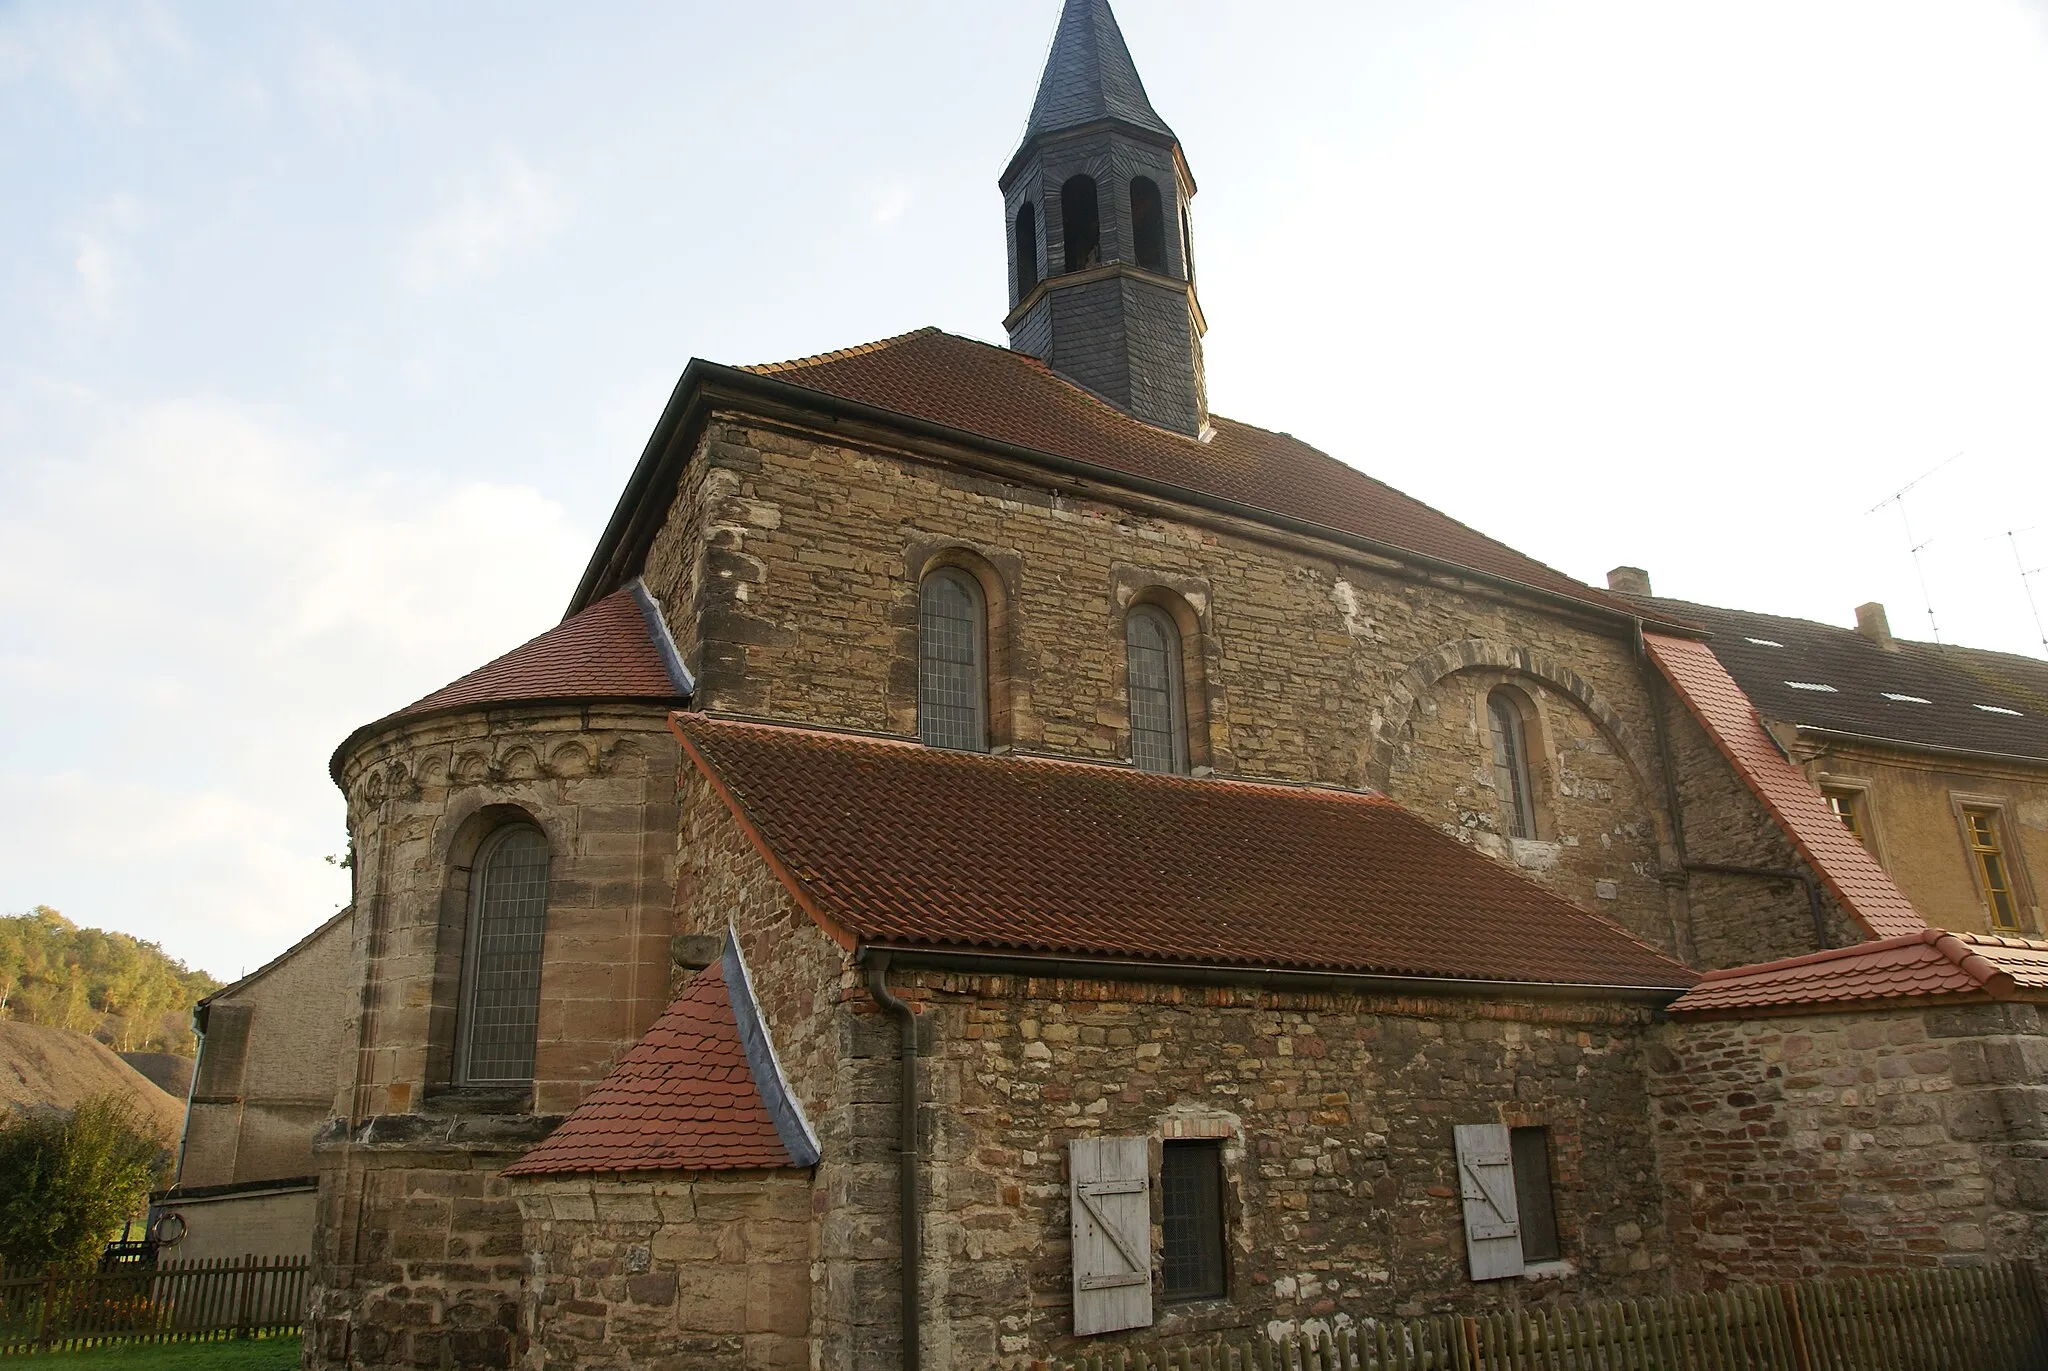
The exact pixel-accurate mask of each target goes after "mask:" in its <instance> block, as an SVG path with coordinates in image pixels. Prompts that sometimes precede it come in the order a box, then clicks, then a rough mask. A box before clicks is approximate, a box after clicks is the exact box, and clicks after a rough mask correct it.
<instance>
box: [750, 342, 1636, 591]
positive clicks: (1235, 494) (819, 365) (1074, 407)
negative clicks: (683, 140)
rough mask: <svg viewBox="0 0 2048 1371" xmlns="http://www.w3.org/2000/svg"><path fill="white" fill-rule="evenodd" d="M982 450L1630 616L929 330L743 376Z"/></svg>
mask: <svg viewBox="0 0 2048 1371" xmlns="http://www.w3.org/2000/svg"><path fill="white" fill-rule="evenodd" d="M743 369H744V370H747V371H752V372H756V373H760V374H763V375H771V376H774V377H775V378H776V379H778V380H782V381H787V382H789V383H791V384H793V385H798V386H802V387H805V388H806V389H809V390H816V391H822V392H824V393H825V394H828V395H836V396H838V397H840V398H841V399H845V400H852V401H855V402H858V403H861V404H867V405H873V406H875V407H876V408H879V409H886V410H891V411H894V412H895V413H898V414H904V415H908V416H910V417H912V418H916V419H923V420H925V421H927V422H929V423H935V424H942V425H944V426H946V427H948V428H952V429H957V430H960V431H962V432H966V433H971V434H976V435H979V436H981V437H984V438H990V439H994V440H995V441H998V442H1002V443H1008V444H1012V445H1015V446H1019V447H1025V448H1029V449H1031V450H1033V451H1035V452H1043V453H1047V454H1050V455H1052V456H1055V457H1064V458H1067V459H1069V460H1073V461H1081V462H1087V463H1090V464H1093V465H1095V466H1099V467H1106V468H1108V469H1110V470H1112V471H1117V472H1121V473H1124V474H1126V475H1130V476H1136V477H1141V478H1145V479H1149V480H1154V481H1160V482H1163V483H1166V484H1169V485H1173V486H1176V487H1179V488H1180V489H1183V490H1189V491H1194V492H1198V493H1201V494H1205V495H1210V496H1215V497H1220V498H1223V499H1227V500H1232V501H1235V502H1237V503H1239V504H1242V505H1248V506H1251V507H1253V508H1255V509H1258V510H1262V511H1265V512H1267V513H1271V514H1277V515H1282V516H1286V517H1289V518H1293V519H1300V520H1304V521H1307V522H1309V523H1312V524H1317V525H1320V526H1322V527H1324V528H1328V529H1333V530H1335V531H1338V532H1341V533H1348V534H1351V535H1353V536H1355V537H1361V538H1369V539H1372V540H1374V541H1376V542H1379V543H1383V544H1386V545H1389V546H1392V547H1396V548H1400V549H1404V550H1406V551H1408V552H1413V553H1419V554H1421V555H1423V556H1425V557H1429V558H1432V559H1435V560H1437V561H1442V562H1449V563H1452V564H1454V565H1457V566H1461V567H1466V568H1469V569H1471V570H1474V571H1479V572H1484V573H1487V574H1489V575H1492V576H1496V577H1501V578H1505V579H1507V580H1510V581H1515V582H1518V583H1520V584H1522V585H1526V586H1533V587H1536V588H1538V589H1541V590H1545V591H1549V592H1551V593H1553V594H1558V595H1565V596H1569V597H1571V598H1572V599H1576V600H1580V601H1583V602H1585V603H1588V604H1595V605H1600V606H1602V607H1605V608H1608V609H1618V610H1621V611H1622V612H1624V613H1628V614H1639V613H1641V611H1640V610H1639V609H1637V608H1635V607H1633V606H1630V605H1627V604H1625V603H1624V602H1622V601H1621V600H1619V599H1618V598H1616V597H1613V596H1610V595H1609V594H1608V593H1607V592H1605V591H1601V590H1596V589H1594V588H1593V587H1591V586H1588V585H1586V584H1585V583H1584V582H1582V581H1578V580H1575V579H1574V578H1572V577H1570V576H1567V575H1565V574H1564V573H1563V572H1561V571H1557V570H1554V569H1553V568H1551V567H1547V566H1545V565H1543V564H1542V563H1541V562H1538V561H1536V560H1535V559H1533V558H1530V557H1525V556H1523V555H1522V554H1521V553H1519V552H1516V551H1515V550H1514V549H1513V548H1511V547H1508V546H1506V545H1505V544H1502V543H1498V542H1495V541H1494V540H1493V539H1491V538H1488V537H1487V536H1486V535H1484V534H1482V533H1479V532H1477V531H1476V530H1474V529H1471V528H1468V527H1467V526H1465V525H1464V524H1461V523H1459V522H1458V521H1457V520H1455V519H1453V518H1451V517H1450V516H1449V515H1447V514H1443V513H1441V512H1439V511H1437V510H1435V509H1432V508H1430V507H1429V506H1428V505H1425V504H1423V503H1422V502H1421V501H1419V500H1415V499H1412V498H1410V497H1409V496H1406V495H1403V494H1402V493H1401V492H1400V491H1398V490H1395V489H1394V488H1393V487H1391V486H1389V485H1386V484H1385V483H1383V482H1380V481H1377V480H1374V479H1373V478H1372V477H1370V476H1367V475H1366V474H1365V473H1363V472H1361V471H1359V470H1357V469H1356V468H1354V467H1350V466H1346V465H1345V464H1344V463H1342V462H1340V461H1338V460H1337V459H1336V458H1334V457H1331V456H1329V455H1328V454H1327V453H1324V452H1321V451H1318V450H1317V449H1315V448H1313V447H1310V446H1309V445H1308V444H1307V443H1304V442H1301V441H1300V440H1299V439H1296V438H1293V437H1291V436H1289V435H1288V434H1285V433H1274V432H1271V431H1269V430H1267V429H1262V428H1254V427H1252V426H1251V425H1250V424H1241V423H1238V422H1237V421H1236V420H1233V419H1224V418H1219V417H1214V416H1212V418H1211V423H1212V424H1213V425H1214V427H1215V436H1214V437H1213V438H1212V439H1211V440H1210V441H1208V442H1203V441H1201V440H1199V439H1195V438H1189V437H1185V436H1183V435H1181V434H1177V433H1172V432H1169V431H1168V430H1166V429H1162V428H1155V427H1153V426H1152V425H1150V424H1145V423H1141V422H1140V421H1138V420H1136V419H1133V418H1132V417H1131V416H1129V415H1127V414H1125V413H1123V412H1122V411H1120V410H1118V409H1116V408H1115V407H1113V406H1111V405H1110V404H1108V403H1106V402H1105V401H1103V400H1101V399H1099V398H1098V397H1096V396H1095V395H1093V394H1092V393H1090V392H1089V391H1086V390H1083V389H1082V388H1081V387H1079V386H1077V385H1075V384H1073V383H1072V382H1071V381H1068V380H1066V379H1065V378H1064V377H1061V376H1060V375H1058V374H1057V373H1056V372H1054V371H1053V370H1052V369H1051V368H1050V367H1048V366H1046V365H1045V364H1044V363H1043V362H1041V361H1039V360H1038V359H1036V358H1034V357H1031V356H1028V355H1026V354H1024V353H1021V352H1013V351H1011V350H1010V349H1008V348H1000V347H995V346H993V345H991V344H988V343H981V342H976V341H974V340H973V339H970V338H962V337H958V336H956V335H954V334H950V333H944V332H941V331H940V330H938V329H935V328H926V329H919V330H918V331H916V332H914V333H906V334H903V335H901V336H899V337H896V338H888V339H883V340H881V341H880V342H875V343H868V344H865V345H862V346H860V347H853V348H845V349H842V350H840V351H837V352H829V353H824V354H821V355H819V356H816V357H806V358H800V359H798V360H796V361H791V362H775V363H769V364H766V365H761V366H753V367H746V368H743Z"/></svg>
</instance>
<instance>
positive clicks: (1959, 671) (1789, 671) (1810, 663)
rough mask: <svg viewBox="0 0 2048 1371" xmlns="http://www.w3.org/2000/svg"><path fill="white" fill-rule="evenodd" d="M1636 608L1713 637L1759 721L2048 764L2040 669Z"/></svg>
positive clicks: (1726, 612) (2046, 669)
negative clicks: (1680, 621)
mask: <svg viewBox="0 0 2048 1371" xmlns="http://www.w3.org/2000/svg"><path fill="white" fill-rule="evenodd" d="M1632 598H1633V597H1632ZM1638 603H1640V604H1642V605H1643V606H1644V607H1645V608H1646V609H1651V610H1652V611H1653V612H1658V613H1668V614H1671V615H1674V616H1676V617H1678V618H1681V619H1688V620H1691V621H1693V622H1695V623H1698V624H1700V625H1702V626H1704V627H1706V628H1707V629H1709V630H1711V631H1712V633H1713V634H1714V639H1713V649H1714V655H1715V656H1716V657H1718V658H1720V660H1721V664H1722V665H1723V666H1724V667H1726V668H1727V669H1728V674H1729V675H1730V676H1733V677H1734V678H1735V680H1736V682H1737V683H1738V684H1739V685H1741V687H1742V689H1743V692H1744V693H1745V694H1747V695H1748V696H1749V698H1750V699H1751V700H1753V701H1755V702H1756V707H1757V708H1758V709H1759V710H1761V711H1762V712H1763V713H1764V715H1765V716H1766V717H1768V718H1772V719H1779V720H1783V721H1784V722H1787V723H1791V724H1796V725H1799V726H1801V727H1805V728H1812V729H1821V730H1826V731H1829V732H1836V733H1848V734H1854V735H1857V736H1859V737H1864V738H1870V739H1874V740H1880V741H1886V742H1892V743H1896V744H1898V745H1900V746H1902V747H1908V748H1914V747H1926V748H1938V749H1943V750H1957V751H1967V752H1982V753H1991V754H1994V755H1997V756H2002V757H2013V758H2021V759H2026V760H2031V761H2038V762H2048V662H2044V661H2040V660H2038V659H2036V658H2032V657H2020V656H2014V655H2012V654H2009V653H2004V652H1986V651H1983V650H1982V649H1979V648H1965V647H1948V646H1944V645H1942V644H1938V643H1921V642H1914V641H1911V640H1910V639H1904V638H1899V639H1894V645H1895V646H1896V647H1897V649H1898V650H1897V651H1896V652H1888V651H1886V650H1885V649H1884V648H1883V647H1881V646H1879V645H1878V644H1877V643H1875V642H1873V641H1871V640H1870V639H1869V638H1866V637H1864V636H1863V635H1862V634H1861V633H1859V632H1857V631H1856V630H1855V629H1851V628H1838V627H1836V626H1835V625H1833V624H1820V623H1815V622H1813V621H1812V620H1810V619H1787V618H1784V617H1781V616H1779V615H1775V614H1753V613H1750V612H1749V611H1747V610H1739V609H1719V608H1716V607H1714V606H1712V605H1698V604H1692V603H1690V602H1688V601H1684V600H1668V599H1652V598H1650V597H1647V596H1645V597H1642V598H1641V599H1640V600H1639V601H1638ZM1795 682H1796V683H1797V684H1795ZM1816 687H1825V689H1818V688H1816ZM2008 711H2010V712H2008Z"/></svg>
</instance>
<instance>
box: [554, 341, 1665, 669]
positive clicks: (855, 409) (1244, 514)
mask: <svg viewBox="0 0 2048 1371" xmlns="http://www.w3.org/2000/svg"><path fill="white" fill-rule="evenodd" d="M750 399H751V400H759V401H763V402H766V403H769V404H773V405H777V406H780V407H782V408H785V409H790V410H795V411H799V412H801V413H804V414H805V415H806V416H808V417H811V418H812V419H814V420H815V419H823V420H825V421H826V423H825V425H823V426H825V427H829V426H830V425H831V423H832V422H833V421H849V422H854V423H862V424H869V425H874V426H876V427H879V428H886V429H895V430H897V431H898V432H901V433H903V434H905V435H906V436H910V437H914V438H922V439H926V440H929V441H932V442H937V443H942V444H946V445H948V446H951V447H954V448H966V449H969V450H978V451H981V452H984V453H987V454H988V455H990V456H992V457H995V458H999V459H1002V460H1005V461H1009V462H1015V463H1021V464H1023V465H1027V466H1034V467H1037V468H1040V469H1042V470H1046V471H1051V472H1056V473H1059V474H1060V475H1063V476H1066V477H1069V478H1070V479H1076V480H1080V481H1086V482H1090V483H1093V484H1096V485H1102V486H1109V487H1113V488H1116V489H1121V490H1127V491H1131V492H1133V493H1135V494H1140V495H1144V496H1148V497H1150V498H1153V499H1157V500H1164V501H1170V502H1172V503H1176V504H1181V505H1188V506H1193V507H1194V508H1197V509H1203V510H1207V511H1209V512H1212V513H1216V514H1221V515H1224V516H1227V517H1229V518H1233V519H1240V520H1244V521H1247V522H1250V523H1258V524H1264V525H1266V526H1267V527H1269V528H1273V529H1277V530H1280V531H1283V532H1286V533H1289V534H1292V535H1294V536H1296V537H1304V538H1313V539H1317V540H1319V541H1323V542H1327V543H1333V544H1336V545H1338V546H1341V547H1347V548H1351V549H1353V550H1356V551H1359V552H1363V553H1366V554H1367V555H1369V556H1373V557H1377V558H1380V559H1382V560H1386V561H1392V562H1398V563H1405V564H1407V565H1409V566H1413V567H1416V568H1418V569H1421V570H1426V571H1432V572H1437V573H1440V574H1444V575H1449V576H1456V577H1460V578H1463V579H1466V580H1469V581H1474V582H1478V583H1480V584H1483V585H1489V586H1493V587H1496V588H1498V589H1501V590H1505V591H1509V592H1512V593H1513V594H1516V595H1520V596H1525V597H1528V598H1530V599H1533V600H1536V601H1538V602H1540V603H1544V604H1550V605H1555V606H1558V607H1561V608H1567V609H1570V610H1571V611H1573V612H1574V613H1579V614H1584V615H1588V616H1590V617H1592V618H1594V619H1596V620H1600V621H1603V622H1607V623H1611V624H1614V625H1616V626H1617V627H1622V628H1625V629H1627V630H1628V631H1629V632H1630V633H1631V634H1633V633H1634V632H1636V631H1637V626H1638V625H1641V626H1642V627H1646V628H1649V629H1652V630H1654V631H1656V632H1659V633H1668V634H1670V635H1672V636H1674V637H1680V638H1703V637H1705V636H1706V635H1705V633H1704V632H1703V631H1702V630H1701V629H1700V628H1699V627H1698V626H1697V625H1695V624H1688V623H1684V622H1670V621H1666V620H1664V619H1660V618H1655V617H1651V616H1646V615H1643V614H1641V613H1639V612H1633V611H1631V610H1629V609H1627V608H1624V607H1622V606H1619V605H1608V604H1604V603H1602V602H1601V601H1599V600H1595V599H1581V598H1579V597H1577V596H1573V595H1566V594H1564V593H1562V592H1560V591H1555V590H1547V589H1545V588H1543V587H1541V586H1533V585H1530V584H1529V583H1527V582H1526V581H1519V580H1516V579H1515V578H1513V577H1510V576H1502V575H1499V574H1498V573H1495V572H1488V571H1481V570H1478V569H1476V568H1473V567H1469V566H1465V565H1462V564H1460V563H1457V562H1453V561H1450V560H1448V559H1445V558H1441V557H1432V556H1430V555H1429V554H1428V553H1423V552H1417V551H1415V550H1414V549H1412V548H1405V547H1401V546H1399V545H1398V544H1394V543H1385V542H1381V541H1379V540H1377V539H1374V538H1368V537H1365V536H1363V535H1361V534H1356V533H1350V532H1347V531H1345V530H1343V529H1338V528H1333V527H1331V526H1330V525H1328V524H1320V523H1317V522H1315V521H1313V520H1309V519H1302V518H1299V517H1296V516H1294V515H1288V514H1280V513H1277V512H1275V511H1273V510H1270V509H1264V508H1261V507H1259V506H1257V505H1251V504H1246V503H1244V502H1242V501H1238V500H1232V499H1229V498H1228V497H1226V496H1221V495H1213V494H1210V493H1208V492H1206V491H1201V490H1196V489H1193V488H1192V487H1188V486H1182V485H1176V484H1174V483H1172V482H1169V481H1161V480H1158V479H1155V478H1153V477H1147V476H1138V475H1134V474H1132V473H1130V472H1125V471H1118V470H1116V469H1115V468H1112V467H1105V466H1101V465H1099V464H1097V463H1094V462H1089V461H1084V460H1082V459H1080V458H1075V457H1065V456H1061V455H1059V454H1056V453H1050V452H1045V451H1042V450H1040V449H1036V448H1029V447H1024V446H1021V445H1018V444H1015V443H1007V442H1004V441H1002V440H1001V439H996V438H990V437H988V436H986V435H984V434H979V433H974V432H972V431H970V430H967V429H958V428H953V427H951V426H950V425H947V424H940V423H935V422H933V421H932V420H929V419H921V418H918V417H917V416H915V415H910V414H904V413H902V412H900V411H898V410H892V409H886V408H883V407H881V406H878V405H870V404H866V403H864V402H862V401H859V400H849V399H846V398H845V397H843V396H839V395H833V394H830V393H828V392H825V391H820V390H813V389H811V388H810V387H808V386H802V385H798V384H796V383H795V382H793V381H785V380H783V379H781V377H779V376H768V375H762V374H761V373H759V372H753V371H746V370H743V369H741V368H738V367H730V366H725V365H722V364H720V363H717V362H707V361H705V360H704V359H702V358H701V357H700V358H692V359H691V361H690V364H689V365H688V366H687V367H685V368H684V369H683V374H682V377H681V379H679V380H678V381H677V382H676V386H675V390H674V391H673V392H672V393H671V394H670V396H669V402H668V405H667V406H666V407H665V408H664V409H663V410H662V415H661V419H660V421H659V422H658V423H657V424H656V425H655V428H654V432H653V434H652V435H651V436H650V437H649V438H648V441H647V446H646V448H645V449H644V450H643V451H642V453H641V456H640V461H639V463H638V464H637V465H636V466H635V467H634V469H633V474H632V476H630V477H629V478H628V479H627V482H626V488H625V490H624V492H623V493H621V495H620V497H619V503H618V505H617V506H616V507H615V508H614V509H613V511H612V517H611V519H610V521H609V522H608V523H607V524H606V525H605V531H604V534H603V536H602V537H601V538H600V539H599V540H598V544H597V548H596V550H595V551H594V552H593V553H592V555H591V559H590V562H589V564H588V565H587V566H586V567H585V569H584V572H583V578H582V580H581V581H580V582H579V583H578V584H577V587H576V595H575V598H574V599H572V600H571V601H570V602H569V607H568V610H567V614H575V613H576V612H577V611H579V610H581V609H583V608H585V607H587V606H588V605H589V604H590V603H591V602H593V601H594V600H596V599H597V598H598V597H600V596H602V595H604V594H607V593H609V592H610V591H612V590H614V589H616V588H617V587H618V586H620V585H622V584H624V583H625V582H626V581H628V580H630V579H632V577H634V576H635V575H638V574H639V570H640V564H641V561H642V559H643V558H644V557H645V556H646V553H647V549H648V547H649V545H650V544H651V543H652V542H653V539H654V536H655V534H656V533H657V532H658V531H659V529H660V527H661V521H662V520H663V519H664V518H665V517H666V516H667V513H668V510H669V506H670V502H671V501H672V500H673V499H674V493H675V489H676V486H677V483H678V482H679V481H680V479H681V474H682V469H683V467H684V466H685V465H686V464H687V463H688V461H689V458H690V453H691V452H692V451H693V450H694V448H695V446H696V440H697V438H698V436H699V435H700V434H701V432H702V430H703V427H704V424H705V423H706V421H707V420H708V418H709V417H710V415H711V413H712V411H713V410H715V409H717V408H718V407H719V406H720V405H721V404H726V405H730V406H732V407H734V408H744V407H745V405H746V403H747V401H749V400H750ZM564 617H566V615H565V616H564Z"/></svg>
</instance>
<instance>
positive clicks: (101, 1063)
mask: <svg viewBox="0 0 2048 1371" xmlns="http://www.w3.org/2000/svg"><path fill="white" fill-rule="evenodd" d="M95 1095H119V1096H121V1097H123V1098H125V1099H127V1100H130V1101H132V1102H133V1104H134V1105H135V1112H136V1114H137V1115H138V1116H139V1117H140V1118H141V1119H142V1120H143V1121H144V1122H145V1123H147V1124H152V1125H154V1126H155V1128H156V1130H157V1132H158V1133H159V1134H160V1135H161V1136H162V1138H163V1139H164V1145H165V1146H167V1147H168V1146H173V1145H175V1144H176V1142H177V1139H178V1134H179V1133H180V1132H181V1131H182V1130H183V1128H184V1124H185V1105H184V1102H183V1101H182V1100H177V1099H173V1098H172V1097H171V1096H169V1095H167V1094H165V1093H164V1092H163V1091H161V1090H159V1089H158V1088H157V1087H156V1086H154V1085H152V1084H150V1083H149V1081H148V1079H147V1078H145V1077H144V1076H143V1075H142V1074H141V1073H140V1072H138V1071H136V1070H135V1068H134V1067H132V1066H130V1065H128V1063H126V1062H124V1061H122V1060H121V1059H120V1057H118V1056H116V1055H115V1054H114V1051H113V1049H112V1048H110V1047H108V1046H107V1045H106V1044H105V1043H102V1042H99V1041H98V1040H96V1039H94V1038H90V1037H87V1036H86V1035H85V1034H83V1033H77V1032H73V1031H72V1030H71V1029H68V1028H49V1027H45V1026H44V1025H41V1024H26V1023H0V1107H6V1108H11V1109H21V1108H34V1107H37V1106H43V1107H47V1108H56V1109H70V1108H73V1107H75V1106H76V1105H78V1104H79V1103H80V1102H81V1101H84V1100H88V1099H91V1098H92V1097H93V1096H95Z"/></svg>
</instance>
